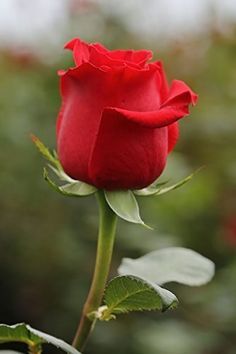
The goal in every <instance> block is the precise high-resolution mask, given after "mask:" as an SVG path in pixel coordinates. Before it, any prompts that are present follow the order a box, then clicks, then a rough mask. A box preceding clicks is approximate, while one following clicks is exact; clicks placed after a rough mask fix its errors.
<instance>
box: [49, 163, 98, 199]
mask: <svg viewBox="0 0 236 354" xmlns="http://www.w3.org/2000/svg"><path fill="white" fill-rule="evenodd" d="M43 177H44V179H45V181H47V182H48V184H49V185H50V186H51V187H52V188H53V189H54V190H56V191H57V192H58V193H60V194H63V195H65V196H68V197H86V196H88V195H91V194H93V193H95V192H96V191H97V189H96V187H94V186H91V185H90V184H87V183H84V182H80V181H73V182H70V183H66V184H64V185H62V186H58V185H57V184H56V183H55V182H54V181H53V180H52V179H51V178H50V177H49V174H48V171H47V169H46V168H44V170H43Z"/></svg>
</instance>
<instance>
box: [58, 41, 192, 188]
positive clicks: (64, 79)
mask: <svg viewBox="0 0 236 354" xmlns="http://www.w3.org/2000/svg"><path fill="white" fill-rule="evenodd" d="M65 48H66V49H70V50H72V51H73V56H74V61H75V67H73V68H70V69H68V70H66V71H63V70H61V71H59V75H60V80H61V96H62V105H61V109H60V113H59V116H58V120H57V149H58V156H59V159H60V162H61V164H62V166H63V168H64V170H65V172H66V173H67V174H68V175H69V176H71V177H72V178H74V179H76V180H80V181H83V182H86V183H89V184H92V185H94V186H96V187H97V188H101V189H107V190H114V189H141V188H144V187H146V186H148V185H150V184H151V183H152V182H154V181H155V180H156V179H157V178H158V177H159V176H160V174H161V173H162V171H163V169H164V167H165V165H166V159H167V156H168V154H169V153H170V151H171V150H172V149H173V148H174V146H175V144H176V142H177V140H178V122H177V121H178V120H179V119H180V118H183V117H184V116H186V115H188V114H189V105H190V104H193V105H194V104H195V103H196V101H197V95H196V94H195V93H194V92H193V91H192V90H191V89H190V88H189V87H188V86H187V85H186V84H185V83H184V82H183V81H179V80H174V81H173V82H172V84H171V85H170V86H169V85H168V83H167V80H166V77H165V72H164V70H163V67H162V64H161V63H160V62H159V61H157V62H153V63H148V60H149V59H150V58H151V57H152V52H150V51H147V50H137V51H134V50H113V51H110V50H108V49H106V48H105V47H104V46H102V45H101V44H98V43H96V44H87V43H85V42H83V41H81V40H80V39H78V38H76V39H73V40H71V41H70V42H69V43H67V44H66V46H65Z"/></svg>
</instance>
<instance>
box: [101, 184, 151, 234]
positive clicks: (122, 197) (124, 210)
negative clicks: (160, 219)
mask: <svg viewBox="0 0 236 354" xmlns="http://www.w3.org/2000/svg"><path fill="white" fill-rule="evenodd" d="M104 194H105V198H106V201H107V203H108V205H109V206H110V208H111V209H112V210H113V211H114V213H115V214H116V215H118V216H119V217H120V218H121V219H124V220H126V221H128V222H132V223H135V224H141V225H143V226H146V227H147V228H149V229H150V227H149V226H147V225H146V224H145V223H144V222H143V220H142V219H141V216H140V213H139V206H138V202H137V200H136V198H135V196H134V194H133V192H132V191H130V190H118V191H104Z"/></svg>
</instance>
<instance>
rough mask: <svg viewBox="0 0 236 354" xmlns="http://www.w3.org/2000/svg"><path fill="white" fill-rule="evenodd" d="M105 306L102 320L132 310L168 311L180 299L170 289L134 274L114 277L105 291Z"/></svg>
mask: <svg viewBox="0 0 236 354" xmlns="http://www.w3.org/2000/svg"><path fill="white" fill-rule="evenodd" d="M104 303H105V306H103V307H102V310H100V316H98V317H97V318H99V319H100V320H102V321H109V320H110V319H114V318H115V316H116V315H118V314H123V313H128V312H131V311H151V310H159V311H162V312H163V311H166V310H167V309H171V308H172V309H173V308H175V307H176V306H177V304H178V300H177V298H176V296H175V295H174V294H172V293H171V292H170V291H169V290H166V289H163V288H161V287H160V286H158V285H156V284H154V283H152V282H148V281H146V280H145V279H142V278H140V277H136V276H132V275H123V276H118V277H115V278H113V279H112V280H111V281H110V282H109V283H108V285H107V287H106V289H105V293H104Z"/></svg>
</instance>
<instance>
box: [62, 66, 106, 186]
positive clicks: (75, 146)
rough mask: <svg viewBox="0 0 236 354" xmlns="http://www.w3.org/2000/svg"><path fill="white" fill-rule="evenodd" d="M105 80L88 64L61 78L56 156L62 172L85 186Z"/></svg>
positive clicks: (103, 74) (102, 73)
mask: <svg viewBox="0 0 236 354" xmlns="http://www.w3.org/2000/svg"><path fill="white" fill-rule="evenodd" d="M105 80H106V73H104V72H102V71H100V70H98V69H96V68H94V67H92V66H91V65H90V64H88V63H86V64H83V65H81V66H79V67H78V68H76V69H73V70H69V71H67V72H66V73H65V74H64V75H63V76H62V77H61V94H62V106H61V111H60V113H59V115H58V121H57V148H58V155H59V158H60V161H61V163H62V165H63V167H64V169H65V171H66V172H67V173H68V174H69V175H70V176H71V177H74V178H75V179H79V180H81V181H84V182H89V181H88V160H89V156H90V154H91V149H92V146H93V141H94V139H95V136H96V132H97V130H98V127H99V123H100V116H101V112H102V109H103V107H104V104H105V101H104V100H105V96H106V92H105V87H106V84H105ZM101 83H103V84H104V85H102V84H101Z"/></svg>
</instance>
